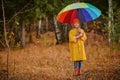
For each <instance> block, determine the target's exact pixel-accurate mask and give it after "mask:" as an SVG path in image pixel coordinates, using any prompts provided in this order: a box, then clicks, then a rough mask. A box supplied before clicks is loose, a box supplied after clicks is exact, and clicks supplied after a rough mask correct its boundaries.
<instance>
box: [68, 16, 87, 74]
mask: <svg viewBox="0 0 120 80" xmlns="http://www.w3.org/2000/svg"><path fill="white" fill-rule="evenodd" d="M72 24H73V26H74V27H73V29H71V30H70V32H69V48H70V57H71V60H72V61H73V62H74V70H75V75H76V76H77V75H81V74H82V72H81V67H82V62H83V60H86V54H85V49H84V42H85V40H86V39H87V37H86V34H85V32H84V30H83V29H81V28H80V22H79V19H77V18H75V19H74V20H73V22H72Z"/></svg>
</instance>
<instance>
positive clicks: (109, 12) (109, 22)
mask: <svg viewBox="0 0 120 80" xmlns="http://www.w3.org/2000/svg"><path fill="white" fill-rule="evenodd" d="M108 4H109V11H108V17H109V20H108V42H109V45H110V44H111V29H112V28H111V27H112V0H108Z"/></svg>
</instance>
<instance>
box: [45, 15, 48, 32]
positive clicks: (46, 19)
mask: <svg viewBox="0 0 120 80" xmlns="http://www.w3.org/2000/svg"><path fill="white" fill-rule="evenodd" d="M45 21H46V31H48V17H46V18H45Z"/></svg>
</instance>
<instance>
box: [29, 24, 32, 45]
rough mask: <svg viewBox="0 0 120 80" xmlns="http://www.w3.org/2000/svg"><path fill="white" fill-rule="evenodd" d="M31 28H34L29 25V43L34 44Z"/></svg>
mask: <svg viewBox="0 0 120 80" xmlns="http://www.w3.org/2000/svg"><path fill="white" fill-rule="evenodd" d="M31 27H32V26H31V25H29V42H30V43H32V42H33V38H32V31H31Z"/></svg>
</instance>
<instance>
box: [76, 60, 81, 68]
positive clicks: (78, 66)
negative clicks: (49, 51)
mask: <svg viewBox="0 0 120 80" xmlns="http://www.w3.org/2000/svg"><path fill="white" fill-rule="evenodd" d="M81 67H82V61H74V69H79V68H81Z"/></svg>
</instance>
